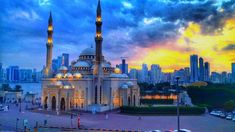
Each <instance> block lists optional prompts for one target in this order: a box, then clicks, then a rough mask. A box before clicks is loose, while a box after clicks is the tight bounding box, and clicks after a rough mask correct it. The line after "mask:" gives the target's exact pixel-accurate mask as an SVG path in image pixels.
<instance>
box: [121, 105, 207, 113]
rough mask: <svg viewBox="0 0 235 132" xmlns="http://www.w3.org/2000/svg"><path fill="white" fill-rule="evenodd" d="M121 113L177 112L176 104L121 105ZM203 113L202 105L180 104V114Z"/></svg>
mask: <svg viewBox="0 0 235 132" xmlns="http://www.w3.org/2000/svg"><path fill="white" fill-rule="evenodd" d="M121 113H126V114H137V115H138V114H144V115H148V114H150V115H151V114H154V115H175V114H177V107H176V106H158V107H131V106H123V107H121ZM204 113H205V108H204V107H186V106H180V114H181V115H201V114H204Z"/></svg>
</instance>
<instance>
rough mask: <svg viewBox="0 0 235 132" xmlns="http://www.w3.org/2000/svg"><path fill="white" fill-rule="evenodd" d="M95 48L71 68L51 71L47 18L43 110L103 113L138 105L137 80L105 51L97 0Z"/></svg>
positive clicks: (49, 29)
mask: <svg viewBox="0 0 235 132" xmlns="http://www.w3.org/2000/svg"><path fill="white" fill-rule="evenodd" d="M96 12H97V17H96V35H95V48H93V47H89V48H86V49H84V50H83V51H82V52H81V53H80V55H79V57H78V59H77V60H74V61H72V63H71V65H70V67H65V66H61V67H60V68H59V70H58V71H52V68H51V66H52V49H53V39H52V35H53V22H52V15H51V13H50V17H49V21H48V30H47V33H48V39H47V43H46V47H47V56H46V67H45V68H44V77H43V79H42V98H41V99H42V100H41V102H42V105H43V108H44V109H47V110H54V111H67V110H72V109H77V110H83V111H97V112H103V111H108V110H113V109H117V108H120V107H121V106H139V99H140V96H139V92H140V90H139V86H138V84H137V80H136V79H130V78H129V77H128V76H127V75H126V74H122V73H121V71H120V69H118V68H114V67H112V66H111V63H110V62H109V61H107V60H106V59H105V57H104V56H103V53H102V42H103V38H102V17H101V4H100V0H99V1H98V6H97V11H96Z"/></svg>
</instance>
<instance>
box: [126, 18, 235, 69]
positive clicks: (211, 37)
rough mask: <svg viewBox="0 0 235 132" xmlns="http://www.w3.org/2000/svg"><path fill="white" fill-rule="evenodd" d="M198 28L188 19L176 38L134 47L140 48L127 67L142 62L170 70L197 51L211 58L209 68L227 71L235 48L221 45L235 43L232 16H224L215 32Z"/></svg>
mask: <svg viewBox="0 0 235 132" xmlns="http://www.w3.org/2000/svg"><path fill="white" fill-rule="evenodd" d="M201 28H202V26H201V25H200V24H199V23H194V22H190V23H189V24H188V26H187V27H186V28H184V29H183V30H182V31H181V35H180V36H179V37H178V38H177V40H170V41H168V42H165V43H164V44H155V45H154V44H153V45H154V46H152V47H150V48H135V49H136V50H138V51H141V52H138V54H136V55H135V56H133V58H131V59H130V61H129V64H130V67H131V68H137V69H139V68H141V64H142V63H146V64H148V65H149V66H150V65H151V64H159V65H160V66H161V67H162V69H163V71H165V72H172V71H174V70H175V69H179V68H184V67H189V65H190V64H189V63H190V62H189V56H190V54H198V55H199V56H200V57H203V58H204V60H205V61H209V62H210V64H211V70H212V71H218V72H221V71H228V72H230V70H231V63H232V62H234V61H235V49H229V50H224V49H225V47H227V46H229V45H230V44H235V37H234V34H235V18H231V19H228V20H226V21H225V23H224V26H223V28H221V29H218V30H216V31H215V33H214V34H203V33H202V32H201V31H202V29H201Z"/></svg>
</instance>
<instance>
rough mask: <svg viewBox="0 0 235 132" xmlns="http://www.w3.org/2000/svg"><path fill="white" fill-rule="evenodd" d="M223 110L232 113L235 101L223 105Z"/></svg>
mask: <svg viewBox="0 0 235 132" xmlns="http://www.w3.org/2000/svg"><path fill="white" fill-rule="evenodd" d="M224 109H225V110H226V111H232V110H234V109H235V101H234V100H229V101H227V102H225V103H224Z"/></svg>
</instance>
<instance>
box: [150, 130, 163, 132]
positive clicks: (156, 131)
mask: <svg viewBox="0 0 235 132" xmlns="http://www.w3.org/2000/svg"><path fill="white" fill-rule="evenodd" d="M150 132H161V131H160V130H152V131H150Z"/></svg>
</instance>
